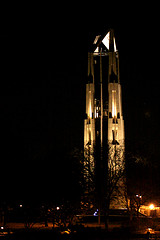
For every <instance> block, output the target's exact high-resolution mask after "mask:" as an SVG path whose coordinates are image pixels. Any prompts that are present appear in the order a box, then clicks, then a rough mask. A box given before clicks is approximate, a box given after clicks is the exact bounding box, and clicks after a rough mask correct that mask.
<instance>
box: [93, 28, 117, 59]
mask: <svg viewBox="0 0 160 240" xmlns="http://www.w3.org/2000/svg"><path fill="white" fill-rule="evenodd" d="M93 46H94V48H93V49H94V51H93V52H94V54H95V55H99V54H100V53H103V54H104V53H105V52H106V55H107V52H117V48H116V41H115V36H114V30H113V29H110V30H109V31H108V32H107V34H105V35H104V34H103V35H97V36H96V37H95V39H94V42H93Z"/></svg>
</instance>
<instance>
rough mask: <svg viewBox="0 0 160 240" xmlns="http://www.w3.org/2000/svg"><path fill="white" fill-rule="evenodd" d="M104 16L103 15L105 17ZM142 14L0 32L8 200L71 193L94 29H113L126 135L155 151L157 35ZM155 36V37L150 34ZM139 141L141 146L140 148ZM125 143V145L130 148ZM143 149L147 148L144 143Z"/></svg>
mask: <svg viewBox="0 0 160 240" xmlns="http://www.w3.org/2000/svg"><path fill="white" fill-rule="evenodd" d="M106 21H107V20H106ZM157 25H158V24H155V23H154V22H151V21H149V20H148V22H146V21H144V20H143V19H142V21H141V22H134V21H133V22H132V23H130V24H128V23H125V24H123V23H116V24H113V23H112V24H109V23H108V24H107V22H106V24H104V23H103V24H98V23H97V24H96V25H95V28H94V24H93V23H92V25H90V24H89V21H88V23H87V24H83V25H82V24H81V23H80V24H76V25H74V24H73V21H71V22H70V21H68V22H65V23H64V24H61V25H58V26H57V24H56V22H55V21H52V22H50V23H49V24H48V22H47V21H46V22H45V24H44V25H43V24H42V21H40V22H39V21H35V22H34V25H32V27H31V24H30V25H29V26H28V25H27V23H26V24H25V25H23V28H21V27H22V26H21V27H19V28H18V31H17V30H13V29H12V31H10V30H9V31H8V32H7V33H5V34H1V36H0V146H1V147H0V156H1V158H0V159H1V160H0V161H1V174H0V181H1V189H2V190H1V193H3V194H2V195H3V197H4V198H7V199H8V198H10V199H18V200H23V199H26V198H27V199H32V198H38V199H55V198H62V197H63V196H65V195H67V194H68V195H73V192H72V191H73V189H72V186H71V181H72V177H71V169H70V167H71V163H70V157H69V156H70V154H71V152H72V151H73V149H74V148H79V149H81V148H82V147H83V124H84V123H83V120H84V116H85V82H86V77H87V52H88V48H89V45H90V42H91V41H92V39H93V38H94V35H96V34H99V33H104V32H107V31H108V29H109V27H113V28H114V29H115V35H116V42H117V48H118V50H119V54H120V80H121V84H122V98H123V114H124V121H125V134H126V141H127V144H128V145H129V144H130V143H132V147H131V149H132V150H134V149H135V148H136V147H137V145H138V148H142V149H143V147H144V146H145V145H146V146H150V149H151V150H150V151H151V152H154V154H153V155H154V156H156V159H158V158H159V157H160V151H159V149H160V148H159V144H160V129H159V109H160V99H159V88H160V84H159V81H160V79H159V54H160V52H159V44H158V42H159V34H158V30H157ZM155 36H156V38H155ZM142 146H143V147H142ZM129 148H130V147H129ZM147 149H148V147H147ZM144 152H145V150H144Z"/></svg>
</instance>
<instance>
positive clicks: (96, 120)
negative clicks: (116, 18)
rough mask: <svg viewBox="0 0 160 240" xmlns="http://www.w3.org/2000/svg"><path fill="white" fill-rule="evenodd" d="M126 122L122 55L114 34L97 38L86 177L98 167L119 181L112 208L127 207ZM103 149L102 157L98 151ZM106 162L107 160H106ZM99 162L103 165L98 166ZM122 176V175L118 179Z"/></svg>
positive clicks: (91, 56) (89, 88)
mask: <svg viewBox="0 0 160 240" xmlns="http://www.w3.org/2000/svg"><path fill="white" fill-rule="evenodd" d="M124 140H125V136H124V120H123V114H122V93H121V85H120V76H119V54H118V51H117V48H116V42H115V36H114V31H113V30H112V29H111V30H110V31H109V32H108V33H107V34H106V35H98V36H96V38H95V40H94V43H93V47H92V51H91V52H89V53H88V80H87V83H86V118H85V120H84V155H85V161H84V167H85V169H86V170H85V177H86V179H87V178H88V182H89V176H90V173H92V174H95V167H96V166H98V165H99V166H100V165H101V166H100V168H103V164H104V165H107V172H108V173H107V177H108V178H109V177H110V179H112V178H113V176H115V178H114V179H116V177H117V178H118V177H119V180H118V181H117V180H115V181H117V187H116V188H115V189H116V191H113V193H112V196H111V204H110V208H123V207H126V203H125V190H124V188H125V181H124V178H123V177H120V174H121V173H122V172H123V170H124V165H125V164H124V150H125V146H124ZM97 146H98V147H99V149H100V151H99V152H98V151H96V152H98V156H96V155H95V149H97ZM102 158H103V160H102ZM96 161H99V162H101V163H102V162H103V163H102V164H98V163H97V162H96ZM118 174H119V175H118Z"/></svg>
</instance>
